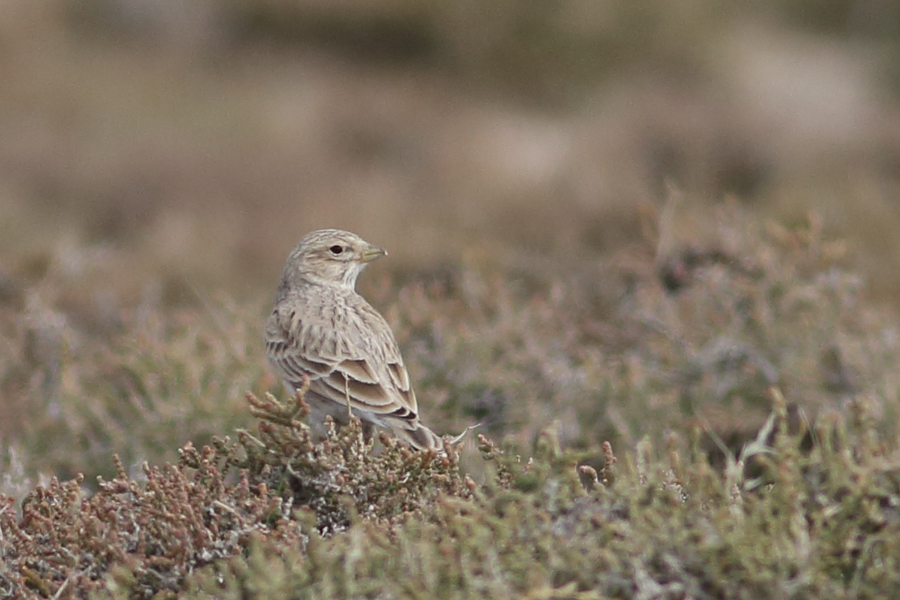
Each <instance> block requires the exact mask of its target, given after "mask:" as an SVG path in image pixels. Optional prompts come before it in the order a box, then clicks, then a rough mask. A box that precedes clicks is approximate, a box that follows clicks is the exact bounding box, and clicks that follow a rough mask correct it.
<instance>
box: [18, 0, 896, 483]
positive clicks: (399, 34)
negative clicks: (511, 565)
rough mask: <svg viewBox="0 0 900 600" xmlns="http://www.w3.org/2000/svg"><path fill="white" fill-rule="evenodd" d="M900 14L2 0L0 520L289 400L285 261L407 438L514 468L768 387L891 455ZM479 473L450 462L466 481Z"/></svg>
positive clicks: (638, 6) (725, 443)
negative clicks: (1, 496) (384, 385)
mask: <svg viewBox="0 0 900 600" xmlns="http://www.w3.org/2000/svg"><path fill="white" fill-rule="evenodd" d="M898 24H900V9H898V8H897V7H896V6H895V4H894V3H892V2H887V1H884V0H865V1H863V0H857V1H853V0H816V1H814V2H801V1H793V0H756V1H754V2H744V3H737V2H726V3H721V2H711V1H706V0H697V1H694V2H677V3H676V2H664V1H657V0H654V1H652V2H644V3H635V2H630V1H627V0H616V1H614V2H607V3H596V2H590V1H587V0H563V1H560V2H555V3H551V2H543V1H541V2H528V3H513V2H510V1H507V0H501V1H499V2H493V3H483V2H474V1H469V0H459V1H457V2H450V3H447V2H430V1H426V0H422V1H420V2H415V1H411V0H390V1H386V2H363V1H359V0H356V1H349V0H344V1H340V2H326V1H321V0H317V1H311V2H294V1H291V0H254V1H250V2H236V1H229V0H203V1H198V2H193V3H190V4H189V5H188V4H186V3H181V2H175V1H173V0H156V1H154V0H84V1H82V2H69V1H66V0H28V1H26V0H12V1H10V2H7V3H6V6H5V7H4V12H3V15H2V16H0V76H2V79H3V82H4V84H3V85H2V86H0V443H2V445H0V450H2V455H0V467H2V469H0V475H2V479H0V490H2V491H3V492H5V493H8V494H11V495H13V496H15V497H17V498H22V497H23V496H24V495H25V494H26V493H27V492H28V491H29V489H31V488H32V487H33V484H34V482H35V481H37V480H38V479H40V478H41V477H44V476H46V475H49V474H55V475H59V476H60V477H63V478H70V477H74V476H75V475H76V473H84V474H85V476H86V479H85V480H84V485H86V486H88V487H94V488H96V485H97V484H96V483H95V480H96V475H98V474H103V475H104V476H106V477H114V476H117V473H116V471H115V468H114V465H113V464H112V463H111V461H110V456H111V455H112V454H113V453H114V452H115V453H118V454H119V456H120V457H121V459H122V461H123V464H124V468H125V469H126V471H127V474H128V475H130V476H132V477H136V478H141V477H142V476H143V475H142V473H143V471H142V470H141V468H140V467H139V465H141V463H142V462H143V461H145V460H149V461H150V462H151V464H159V463H161V462H162V461H165V460H174V459H175V458H176V450H177V448H178V447H180V446H181V445H183V444H185V443H188V442H193V443H194V444H195V445H196V446H197V447H201V446H202V445H203V444H206V443H209V442H210V440H212V439H213V436H216V435H219V436H221V435H226V434H228V433H229V432H231V431H233V430H234V428H235V427H239V426H242V425H246V423H247V422H248V421H249V415H248V414H247V411H246V407H245V405H244V401H243V394H244V392H246V391H247V390H253V391H255V392H257V393H261V392H264V391H272V392H274V393H278V394H283V392H282V391H281V389H280V387H279V382H277V381H275V380H274V378H273V377H272V376H271V374H269V373H268V371H267V369H266V365H265V360H264V356H263V352H262V341H261V329H262V323H263V322H264V318H265V314H266V311H267V310H268V308H269V303H270V302H271V295H272V293H273V291H274V287H275V284H276V281H277V278H278V275H279V273H280V270H281V266H282V262H283V260H284V258H285V256H286V255H287V253H288V251H289V250H290V248H291V247H292V246H293V244H294V243H295V242H296V241H297V240H298V239H299V238H300V236H302V235H303V234H304V233H306V232H307V231H310V230H312V229H316V228H320V227H341V228H346V229H350V230H353V231H355V232H357V233H359V234H360V235H362V236H363V237H365V238H366V239H368V240H371V241H372V242H375V243H378V244H379V245H383V246H384V247H386V248H388V250H389V251H390V252H391V255H390V256H389V257H388V258H387V259H385V260H384V261H379V262H378V263H376V265H374V266H372V267H371V268H370V269H369V270H368V271H367V273H366V274H365V275H364V276H363V278H362V280H361V282H360V287H361V290H362V291H363V293H364V294H365V295H366V296H367V297H368V298H370V299H371V300H372V302H373V304H375V306H377V307H378V308H379V309H381V310H382V311H383V312H384V313H385V315H386V316H387V317H388V320H389V321H390V322H391V324H392V325H393V326H394V328H395V331H396V333H397V337H398V340H399V342H400V344H401V346H402V349H403V351H404V355H405V356H406V358H407V362H408V363H409V367H410V371H411V373H412V375H413V377H414V379H415V381H416V385H417V389H418V395H419V397H420V398H421V399H422V400H421V402H422V407H423V413H424V417H425V419H426V422H428V423H429V424H432V425H433V426H434V427H435V428H436V429H438V430H439V431H447V432H451V431H459V430H460V429H461V428H462V427H465V426H467V425H470V424H472V423H476V422H480V423H481V424H482V428H483V431H484V433H485V434H486V435H488V436H489V437H491V438H493V439H498V440H499V439H502V438H503V437H504V436H510V437H511V438H513V439H514V440H515V441H516V442H517V443H518V444H521V445H522V447H527V446H528V445H529V444H530V443H531V442H533V441H534V440H536V439H537V438H538V437H539V432H540V431H541V430H542V429H544V428H545V427H548V426H553V427H554V428H555V430H556V431H557V432H558V435H559V439H560V442H561V443H562V444H563V445H564V446H566V447H573V448H590V447H593V446H594V445H596V444H597V443H598V442H600V441H601V440H603V441H607V440H608V441H611V442H613V443H614V444H616V445H617V447H619V446H618V445H623V446H624V447H626V448H631V447H634V446H635V445H636V444H638V443H639V440H641V439H642V438H643V437H644V436H655V437H659V436H663V435H666V434H667V433H669V432H672V431H686V430H693V429H694V428H698V427H699V428H700V429H701V430H703V431H706V432H707V434H706V436H705V437H704V438H703V441H702V445H703V448H704V450H705V451H707V452H709V453H710V455H711V456H712V457H713V460H714V462H716V461H718V462H717V464H721V463H722V462H727V457H726V456H725V453H724V452H723V448H727V449H729V450H730V451H732V452H736V451H738V450H739V449H740V447H741V445H742V444H743V443H745V442H746V441H748V440H750V439H752V438H753V436H754V435H756V432H757V430H758V429H759V427H761V426H762V424H763V423H764V422H765V420H766V417H767V416H768V415H769V414H770V411H771V408H772V407H771V391H770V390H771V388H772V386H777V387H778V388H779V389H782V390H783V392H784V394H785V395H786V397H787V398H788V399H789V401H790V402H791V403H792V404H791V406H792V410H795V412H794V413H792V414H794V415H795V416H797V415H801V416H804V417H805V418H809V419H813V420H815V419H817V418H820V417H821V416H822V415H829V414H834V413H838V414H843V413H844V412H846V411H847V409H848V407H852V406H855V405H856V403H858V402H861V401H864V402H865V403H866V404H867V406H869V407H870V409H871V410H872V411H873V414H875V415H877V418H875V419H874V422H875V423H876V424H877V427H878V428H879V429H880V431H881V433H882V434H884V435H888V436H889V435H891V433H892V432H893V428H894V427H895V425H896V420H897V415H898V409H900V406H898V404H897V398H898V394H900V384H898V381H897V378H896V376H895V375H894V371H895V369H894V366H895V365H896V364H897V360H896V359H897V356H898V339H900V338H898V336H897V327H898V324H897V319H896V310H897V308H898V307H900V275H898V274H900V236H897V235H896V234H895V233H894V232H895V231H896V230H897V229H898V227H900V205H898V202H897V199H898V198H900V70H898V68H897V65H898V64H900V25H898ZM473 454H474V452H473V448H472V447H471V445H470V447H468V448H466V449H464V451H463V459H462V460H463V465H464V466H466V467H470V468H472V469H473V470H474V471H475V472H477V471H478V470H479V469H481V468H482V466H481V463H480V461H478V460H476V459H475V458H473Z"/></svg>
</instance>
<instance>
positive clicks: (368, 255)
mask: <svg viewBox="0 0 900 600" xmlns="http://www.w3.org/2000/svg"><path fill="white" fill-rule="evenodd" d="M382 256H387V250H385V249H384V248H379V247H378V246H369V247H368V248H367V249H366V251H365V252H363V253H362V261H363V262H364V263H368V262H372V261H373V260H375V259H376V258H381V257H382Z"/></svg>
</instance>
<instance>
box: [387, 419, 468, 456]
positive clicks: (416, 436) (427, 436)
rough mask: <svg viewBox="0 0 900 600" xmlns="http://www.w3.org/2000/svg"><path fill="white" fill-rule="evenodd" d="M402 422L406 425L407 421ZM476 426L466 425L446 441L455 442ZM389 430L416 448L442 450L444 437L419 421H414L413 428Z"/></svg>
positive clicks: (393, 428)
mask: <svg viewBox="0 0 900 600" xmlns="http://www.w3.org/2000/svg"><path fill="white" fill-rule="evenodd" d="M404 424H405V425H408V424H407V423H404ZM476 427H478V425H473V426H471V427H466V429H465V430H464V431H463V432H462V433H460V434H459V435H456V436H453V437H449V436H448V437H447V441H448V442H449V443H450V444H457V443H459V442H460V441H462V439H463V438H464V437H466V434H467V433H469V430H470V429H475V428H476ZM391 430H392V431H393V432H394V434H395V435H396V436H397V437H398V438H400V440H401V441H402V442H404V443H405V444H406V445H408V446H411V447H412V448H415V449H416V450H437V451H438V452H443V451H444V439H443V438H442V437H441V436H439V435H438V434H436V433H435V432H433V431H432V430H430V429H428V428H427V427H425V426H424V425H422V424H421V423H416V426H415V427H414V428H407V427H392V428H391Z"/></svg>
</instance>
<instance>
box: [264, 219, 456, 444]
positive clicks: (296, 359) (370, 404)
mask: <svg viewBox="0 0 900 600" xmlns="http://www.w3.org/2000/svg"><path fill="white" fill-rule="evenodd" d="M385 254H387V253H386V252H385V251H384V250H382V249H381V248H379V247H377V246H373V245H372V244H369V243H368V242H366V241H364V240H363V239H361V238H360V237H359V236H357V235H355V234H353V233H350V232H347V231H341V230H338V229H323V230H319V231H314V232H312V233H310V234H307V235H306V236H305V237H304V238H303V239H302V240H300V243H299V244H298V245H297V247H296V248H294V250H293V251H292V252H291V254H290V255H289V256H288V259H287V262H286V263H285V266H284V272H283V273H282V277H281V283H280V284H279V286H278V292H277V295H276V297H275V307H274V309H273V310H272V314H271V315H270V316H269V320H268V323H267V324H266V352H267V354H268V357H269V361H270V362H271V364H272V365H273V366H274V368H275V370H276V371H277V372H278V374H279V375H281V377H282V378H283V379H284V381H285V383H286V384H287V385H288V386H289V387H290V388H291V389H294V390H296V389H297V388H299V387H300V386H301V385H302V383H303V375H307V376H308V377H309V379H310V387H309V391H308V392H307V394H306V401H307V402H309V403H310V405H311V406H312V407H313V408H314V409H318V412H324V413H325V414H330V415H332V416H333V417H334V418H335V419H336V420H338V421H339V422H346V420H347V403H348V402H349V404H350V407H351V408H352V410H353V414H355V415H356V416H358V417H359V418H360V419H361V420H362V422H363V424H364V425H365V426H366V430H367V433H369V434H371V426H372V425H378V426H380V427H386V428H388V429H390V430H391V431H393V432H394V434H395V435H397V436H398V437H399V438H401V439H402V440H403V441H404V442H406V443H407V444H409V445H410V446H412V447H414V448H418V449H424V448H441V439H440V438H439V437H438V436H437V435H436V434H435V433H434V432H432V431H431V430H430V429H429V428H428V427H426V426H424V425H422V424H421V423H420V422H419V417H418V410H419V409H418V404H417V402H416V395H415V392H413V389H412V386H411V384H410V381H409V374H408V373H407V371H406V367H405V366H404V364H403V358H402V357H401V356H400V350H399V349H398V347H397V342H396V340H395V339H394V335H393V333H392V332H391V329H390V327H389V326H388V324H387V322H386V321H385V320H384V318H383V317H382V316H381V315H380V314H378V312H377V311H376V310H375V309H374V308H372V306H371V305H370V304H369V303H368V302H366V300H365V299H364V298H363V297H362V296H360V295H359V294H358V293H357V292H356V290H355V286H356V278H357V277H358V276H359V274H360V272H361V271H362V270H363V268H365V266H366V264H367V263H369V262H371V261H372V260H375V259H376V258H378V257H380V256H384V255H385Z"/></svg>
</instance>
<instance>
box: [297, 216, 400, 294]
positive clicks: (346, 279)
mask: <svg viewBox="0 0 900 600" xmlns="http://www.w3.org/2000/svg"><path fill="white" fill-rule="evenodd" d="M386 254H387V252H386V251H385V250H384V249H382V248H379V247H378V246H375V245H373V244H370V243H369V242H367V241H365V240H364V239H362V238H361V237H359V236H358V235H356V234H355V233H350V232H349V231H342V230H340V229H320V230H318V231H313V232H312V233H308V234H306V235H305V236H304V237H303V239H302V240H300V243H299V244H297V246H296V247H295V248H294V249H293V250H292V251H291V253H290V255H289V256H288V259H287V262H286V263H285V265H284V274H283V275H282V284H283V285H287V286H288V287H294V286H298V285H303V284H304V283H326V284H336V285H339V286H342V287H347V288H349V289H351V290H352V289H353V288H354V286H355V285H356V278H357V277H358V276H359V274H360V273H361V272H362V270H363V269H364V268H365V267H366V265H367V264H368V263H370V262H372V261H373V260H375V259H376V258H379V257H382V256H385V255H386Z"/></svg>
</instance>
